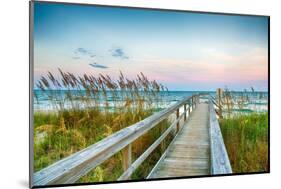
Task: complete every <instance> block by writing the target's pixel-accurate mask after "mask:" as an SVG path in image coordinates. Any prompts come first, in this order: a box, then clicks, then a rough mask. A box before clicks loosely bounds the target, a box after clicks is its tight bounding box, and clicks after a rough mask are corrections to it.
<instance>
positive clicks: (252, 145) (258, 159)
mask: <svg viewBox="0 0 281 189" xmlns="http://www.w3.org/2000/svg"><path fill="white" fill-rule="evenodd" d="M220 127H221V132H222V135H223V138H224V143H225V146H226V149H227V152H228V156H229V159H230V163H231V166H232V170H233V172H234V173H250V172H267V171H268V113H251V114H241V115H237V116H234V117H230V118H224V119H220Z"/></svg>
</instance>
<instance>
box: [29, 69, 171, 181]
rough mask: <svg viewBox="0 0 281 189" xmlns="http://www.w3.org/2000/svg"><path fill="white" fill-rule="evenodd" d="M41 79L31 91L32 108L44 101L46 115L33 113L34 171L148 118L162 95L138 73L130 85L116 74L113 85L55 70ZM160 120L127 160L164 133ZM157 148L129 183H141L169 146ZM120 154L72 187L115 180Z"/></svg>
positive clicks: (107, 80)
mask: <svg viewBox="0 0 281 189" xmlns="http://www.w3.org/2000/svg"><path fill="white" fill-rule="evenodd" d="M59 73H60V76H59V77H58V78H55V77H54V75H53V74H52V73H51V72H48V74H47V76H42V77H41V79H40V81H38V83H37V84H36V85H37V89H36V90H35V91H34V95H35V103H39V100H38V99H39V98H46V99H48V102H49V104H50V105H51V110H50V111H45V110H44V109H42V110H38V111H35V113H34V131H35V132H34V169H35V171H38V170H41V169H42V168H44V167H47V166H48V165H50V164H52V163H54V162H56V161H58V160H60V159H62V158H64V157H67V156H69V155H70V154H73V153H74V152H77V151H79V150H81V149H83V148H85V147H87V146H89V145H91V144H94V143H96V142H98V141H100V140H102V139H103V138H105V137H107V136H109V135H111V134H112V133H114V132H116V131H118V130H120V129H122V128H125V127H128V126H130V125H132V124H134V123H136V122H138V121H141V120H143V119H144V118H146V117H148V116H150V115H152V114H153V113H154V112H155V111H158V110H159V109H160V105H161V103H162V98H161V95H160V92H161V91H167V89H166V88H165V87H164V86H163V85H162V84H159V83H157V82H156V81H150V80H149V79H148V78H147V77H146V76H145V75H144V74H142V73H140V75H137V78H136V79H129V78H126V77H125V76H124V75H123V74H122V73H121V72H120V75H119V78H118V79H117V80H113V79H111V78H110V77H109V76H108V75H101V74H100V75H99V76H97V77H94V76H92V75H86V74H84V75H83V76H75V75H74V74H71V73H66V72H63V71H62V70H60V69H59ZM168 125H169V121H168V120H163V121H162V122H161V123H159V124H158V125H157V126H156V127H155V128H154V129H152V130H150V131H149V132H148V133H147V134H145V135H144V136H142V137H140V138H139V139H137V140H136V141H135V142H134V143H133V146H132V151H133V159H136V158H137V157H139V155H140V154H141V153H142V152H144V151H145V150H146V149H147V147H148V146H149V145H150V144H152V143H153V142H154V141H155V140H156V139H157V138H158V137H159V136H160V135H161V133H162V132H163V130H165V128H167V127H168ZM170 138H171V136H169V137H168V138H167V140H166V141H164V142H163V144H162V145H160V147H159V148H157V149H156V150H155V151H154V152H153V153H152V154H151V155H150V157H149V158H148V159H147V161H145V163H144V164H143V165H142V166H141V167H140V168H139V169H137V170H136V172H135V173H134V175H133V176H132V178H133V179H140V178H145V176H146V175H147V174H148V173H149V170H150V169H152V167H153V165H154V164H155V163H156V161H157V160H158V159H159V157H160V154H161V153H162V152H163V151H164V149H165V148H166V146H167V145H168V143H169V140H170ZM121 153H122V151H121V152H120V153H117V154H115V155H114V156H113V157H112V158H110V159H108V160H107V161H106V162H104V163H103V164H101V165H100V166H98V167H96V168H95V169H94V170H93V171H91V172H90V173H89V174H88V175H86V176H84V177H82V178H81V179H80V180H79V181H78V182H97V181H110V180H116V179H117V178H118V177H119V176H120V175H121V173H122V172H123V170H122V162H121V157H122V154H121Z"/></svg>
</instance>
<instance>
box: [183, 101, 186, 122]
mask: <svg viewBox="0 0 281 189" xmlns="http://www.w3.org/2000/svg"><path fill="white" fill-rule="evenodd" d="M183 107H184V121H186V104H184V106H183Z"/></svg>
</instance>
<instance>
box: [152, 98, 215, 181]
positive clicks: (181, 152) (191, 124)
mask: <svg viewBox="0 0 281 189" xmlns="http://www.w3.org/2000/svg"><path fill="white" fill-rule="evenodd" d="M193 101H194V102H196V101H197V102H198V99H195V98H194V99H193ZM208 113H209V112H208V104H197V107H196V109H195V111H193V113H192V115H191V116H190V117H189V119H188V121H187V122H186V124H185V125H184V126H183V129H182V130H181V131H180V132H179V133H178V135H177V136H176V137H175V140H174V142H173V144H172V145H171V146H170V147H169V148H168V149H167V151H166V154H165V158H162V159H161V160H159V161H158V163H157V164H158V165H157V167H156V166H155V167H154V168H153V170H152V171H151V173H150V174H149V176H148V178H161V177H170V176H172V177H176V176H191V175H207V174H210V138H209V128H208ZM198 162H199V163H198Z"/></svg>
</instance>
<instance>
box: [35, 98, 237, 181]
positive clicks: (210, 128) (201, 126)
mask: <svg viewBox="0 0 281 189" xmlns="http://www.w3.org/2000/svg"><path fill="white" fill-rule="evenodd" d="M206 97H207V103H206ZM200 99H201V100H200ZM214 100H215V99H212V97H211V96H210V95H209V94H198V95H193V96H191V97H186V98H183V99H182V100H181V101H178V102H177V103H175V104H173V105H171V106H170V107H168V108H166V109H164V110H162V111H159V112H157V113H155V114H153V115H151V116H149V117H147V118H145V119H144V120H142V121H140V122H137V123H135V124H133V125H131V126H129V127H126V128H124V129H122V130H120V131H118V132H116V133H114V134H112V135H110V136H108V137H107V138H105V139H103V140H101V141H99V142H97V143H95V144H93V145H90V146H88V147H87V148H85V149H83V150H81V151H79V152H76V153H74V154H72V155H70V156H68V157H66V158H64V159H62V160H60V161H58V162H55V163H54V164H52V165H50V166H48V167H46V168H44V169H42V170H40V171H38V172H36V173H34V174H33V177H31V183H32V185H33V186H46V185H53V184H70V183H75V182H76V181H77V180H79V179H80V178H81V177H83V176H84V175H86V174H87V173H88V172H90V171H91V170H93V169H94V168H95V167H97V166H98V165H100V164H101V163H103V162H104V161H106V160H107V159H108V158H110V157H112V156H113V155H114V154H116V153H117V152H120V151H122V164H123V170H124V171H123V174H122V175H121V176H120V177H119V178H118V179H117V180H130V178H131V175H132V174H133V173H134V171H135V170H136V169H137V168H138V167H139V166H140V165H141V164H142V163H143V162H144V161H145V160H146V159H147V158H148V157H149V155H150V154H151V153H152V152H153V151H154V150H155V149H156V148H157V147H158V146H159V145H160V144H161V142H162V141H163V140H164V139H165V138H166V137H167V136H168V134H169V133H171V132H172V131H174V130H176V133H177V134H176V135H175V137H174V139H173V141H172V142H171V144H170V145H169V147H168V148H167V149H166V151H165V152H164V154H163V155H162V156H161V158H160V160H159V161H158V163H157V164H156V165H155V166H154V168H153V169H152V171H151V172H150V174H149V175H148V176H147V178H164V177H170V178H171V177H186V176H199V175H201V176H204V175H216V174H220V175H222V174H230V173H232V170H231V166H230V162H229V159H228V155H227V152H226V149H225V145H224V141H223V138H222V135H221V131H220V127H219V122H218V119H217V115H216V109H215V108H214V104H217V103H216V102H214ZM202 101H203V102H202ZM181 108H183V109H184V111H183V112H182V113H181V112H180V109H181ZM190 112H191V113H190ZM175 113H176V119H175V120H174V121H173V123H171V125H170V126H169V127H168V128H167V129H166V130H165V131H164V132H163V133H162V135H161V136H160V137H159V138H158V139H157V140H155V141H154V143H153V144H151V145H150V146H149V147H148V148H147V149H146V150H145V152H143V153H142V154H141V155H140V156H139V157H138V158H137V159H136V160H134V162H132V143H133V142H134V141H135V140H136V139H137V138H139V137H141V136H143V135H144V134H146V133H147V132H148V131H149V130H151V129H152V128H154V127H156V126H157V125H158V124H159V123H160V122H161V121H162V120H164V119H168V118H169V116H170V115H174V114H175ZM187 116H188V117H187Z"/></svg>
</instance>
